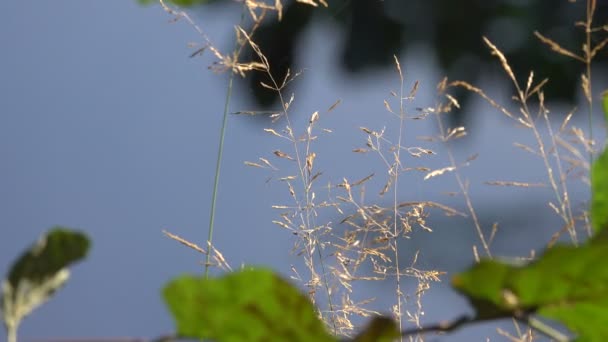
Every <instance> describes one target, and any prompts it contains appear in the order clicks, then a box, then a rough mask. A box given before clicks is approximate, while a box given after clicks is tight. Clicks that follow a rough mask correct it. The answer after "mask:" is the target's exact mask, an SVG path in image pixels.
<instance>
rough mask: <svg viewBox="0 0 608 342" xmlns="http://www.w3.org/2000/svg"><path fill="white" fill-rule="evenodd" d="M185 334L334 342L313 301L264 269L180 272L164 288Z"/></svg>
mask: <svg viewBox="0 0 608 342" xmlns="http://www.w3.org/2000/svg"><path fill="white" fill-rule="evenodd" d="M163 295H164V298H165V302H166V303H167V305H168V306H169V310H170V311H171V313H172V314H173V317H174V319H175V321H176V323H177V334H178V335H179V336H180V337H184V338H197V339H212V340H216V341H252V342H254V341H295V342H297V341H321V342H323V341H336V339H335V338H333V337H332V336H331V335H329V334H328V333H327V332H326V330H325V327H324V325H323V323H322V322H321V321H320V320H319V319H318V318H317V315H316V313H315V310H314V307H313V305H312V304H311V303H310V302H309V301H308V299H307V298H306V297H305V296H304V295H303V294H301V293H300V292H299V291H298V290H297V289H296V288H295V287H293V286H292V285H291V284H289V283H288V282H287V281H285V280H283V279H282V278H280V277H279V276H277V275H276V274H274V273H273V272H272V271H269V270H266V269H253V270H251V269H250V270H243V271H239V272H234V273H229V274H227V275H225V276H223V277H221V278H218V279H205V278H203V277H194V276H182V277H179V278H177V279H174V280H172V281H171V282H170V283H169V284H168V285H167V286H166V287H165V288H164V290H163Z"/></svg>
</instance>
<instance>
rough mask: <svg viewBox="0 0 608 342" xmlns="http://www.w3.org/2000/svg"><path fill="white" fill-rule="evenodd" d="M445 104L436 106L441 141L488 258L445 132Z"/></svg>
mask: <svg viewBox="0 0 608 342" xmlns="http://www.w3.org/2000/svg"><path fill="white" fill-rule="evenodd" d="M443 88H444V86H443V85H442V86H441V89H443ZM442 108H443V105H442V104H441V103H439V104H438V105H437V106H436V109H437V110H436V111H435V112H436V115H435V117H436V118H437V125H438V127H439V132H441V141H442V142H443V143H444V146H445V149H446V152H447V156H448V159H449V161H450V166H451V167H453V168H454V176H455V178H456V182H457V183H458V187H459V188H460V191H461V192H462V195H463V197H464V200H465V203H466V205H467V210H468V211H469V214H470V215H471V218H472V219H473V225H474V226H475V230H476V232H477V236H478V237H479V240H480V241H481V245H482V247H483V250H484V252H485V253H486V255H487V257H488V258H492V252H490V245H489V243H488V240H487V239H486V236H485V234H484V233H483V230H482V229H481V224H480V223H479V218H478V217H477V212H476V211H475V207H473V202H472V201H471V196H469V189H468V186H467V185H466V184H465V182H464V181H463V179H462V177H461V176H460V168H459V167H458V165H457V163H456V159H455V158H454V153H452V148H451V147H450V144H449V143H448V137H446V136H445V132H446V129H445V127H444V124H443V119H442V118H441V115H442V114H443V110H442Z"/></svg>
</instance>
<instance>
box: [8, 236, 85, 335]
mask: <svg viewBox="0 0 608 342" xmlns="http://www.w3.org/2000/svg"><path fill="white" fill-rule="evenodd" d="M89 245H90V243H89V240H88V238H87V237H86V236H85V235H84V234H82V233H79V232H73V231H70V230H67V229H65V228H61V227H55V228H54V229H53V230H51V231H49V232H48V233H47V234H44V235H43V236H42V237H41V238H40V239H39V240H38V242H37V243H35V244H34V245H33V246H31V247H30V248H29V249H27V250H26V251H25V252H24V253H23V254H22V255H21V257H20V258H19V259H17V261H16V262H15V263H14V264H13V265H12V267H11V269H10V271H9V274H8V277H7V279H5V280H4V281H3V283H2V298H1V299H0V302H1V307H2V313H3V319H4V324H5V326H6V328H7V331H8V332H9V337H12V338H15V339H16V330H17V327H18V326H19V323H20V322H21V320H22V319H23V318H24V317H25V316H27V315H28V314H30V313H31V312H32V310H34V309H35V308H36V307H38V306H40V305H41V304H42V303H44V302H45V301H46V300H48V299H49V298H50V297H51V296H52V295H53V293H54V292H55V291H57V290H58V289H59V288H61V287H62V286H63V285H64V284H65V282H66V281H67V280H68V278H69V271H68V269H67V266H69V265H70V264H71V263H73V262H76V261H78V260H80V259H82V258H84V257H85V255H86V253H87V251H88V249H89Z"/></svg>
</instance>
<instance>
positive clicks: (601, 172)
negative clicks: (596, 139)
mask: <svg viewBox="0 0 608 342" xmlns="http://www.w3.org/2000/svg"><path fill="white" fill-rule="evenodd" d="M591 193H592V195H591V197H592V200H591V223H592V224H593V229H594V230H595V233H596V234H598V233H600V232H601V233H602V234H601V235H602V236H606V234H605V233H607V232H608V149H604V152H602V154H601V155H600V156H599V158H598V159H596V160H595V162H594V163H593V166H592V168H591Z"/></svg>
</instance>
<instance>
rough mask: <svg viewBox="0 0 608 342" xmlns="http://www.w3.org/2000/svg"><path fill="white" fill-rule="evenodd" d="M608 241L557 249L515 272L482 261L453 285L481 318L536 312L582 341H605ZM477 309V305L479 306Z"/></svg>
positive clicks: (606, 336) (455, 278) (456, 278)
mask: <svg viewBox="0 0 608 342" xmlns="http://www.w3.org/2000/svg"><path fill="white" fill-rule="evenodd" d="M606 260H608V241H605V240H598V241H594V243H591V244H587V245H585V246H582V247H570V246H556V247H554V248H551V249H549V250H548V251H547V252H546V253H545V254H544V255H543V256H542V257H541V258H540V259H539V260H538V261H535V262H534V263H531V264H529V265H527V266H523V267H516V266H510V265H505V264H501V263H499V262H496V261H482V262H481V263H479V264H477V265H475V266H473V267H472V268H471V269H470V270H468V271H466V272H464V273H461V274H459V275H457V276H456V277H454V279H453V280H452V283H453V286H454V287H455V288H456V289H457V290H459V291H460V292H462V293H463V294H464V295H466V296H467V297H468V298H469V300H470V302H471V303H472V304H473V306H474V307H475V310H476V311H477V315H478V317H479V319H488V318H500V317H509V316H517V315H518V314H521V313H526V312H527V313H537V314H539V315H541V316H544V317H546V318H549V319H554V320H557V321H559V322H561V323H563V324H564V325H565V326H566V327H568V328H569V329H570V330H571V331H572V332H574V333H576V334H577V335H578V337H579V339H580V340H584V341H606V340H608V325H606V324H605V322H608V267H606V266H605V265H606ZM480 304H481V305H480Z"/></svg>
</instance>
